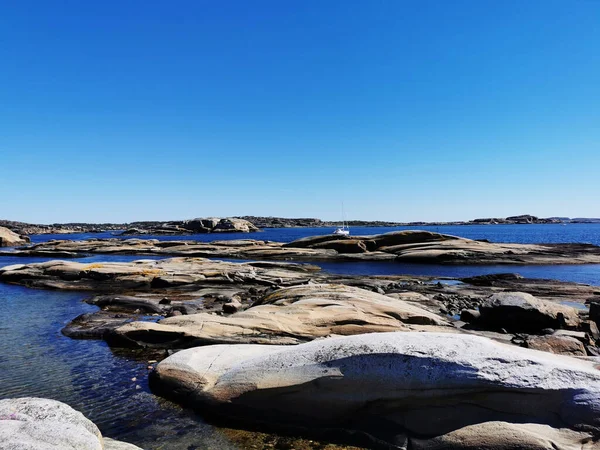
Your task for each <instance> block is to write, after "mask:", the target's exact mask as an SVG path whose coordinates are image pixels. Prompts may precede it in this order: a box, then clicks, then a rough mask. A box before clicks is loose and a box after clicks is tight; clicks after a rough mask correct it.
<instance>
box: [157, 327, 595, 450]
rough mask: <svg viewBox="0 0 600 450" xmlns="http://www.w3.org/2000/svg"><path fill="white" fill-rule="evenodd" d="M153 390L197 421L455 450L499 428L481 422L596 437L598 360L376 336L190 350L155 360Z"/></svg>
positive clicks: (489, 344)
mask: <svg viewBox="0 0 600 450" xmlns="http://www.w3.org/2000/svg"><path fill="white" fill-rule="evenodd" d="M151 387H152V389H153V390H154V391H155V392H157V393H159V394H160V395H164V396H167V397H170V398H172V399H175V400H177V401H179V402H181V403H184V404H186V405H188V406H191V407H194V408H196V409H198V410H199V411H201V412H203V413H204V414H220V415H225V416H228V417H230V418H231V417H236V418H242V419H245V420H249V421H269V422H272V423H281V424H293V425H296V426H305V427H339V428H345V429H348V428H350V429H361V428H362V427H366V428H368V430H367V431H368V432H372V433H380V435H381V436H386V438H385V439H388V440H389V441H391V442H398V440H399V439H400V438H401V437H404V438H408V439H413V438H418V439H431V438H437V437H439V436H442V435H448V436H446V437H445V439H446V442H454V443H453V445H454V446H455V447H451V448H461V447H456V445H458V444H456V442H460V440H461V439H463V438H464V439H466V437H468V436H471V437H470V439H471V443H473V442H477V441H476V440H475V441H473V439H479V442H492V443H493V439H494V436H495V433H496V431H497V427H492V428H491V430H488V431H485V428H482V427H483V425H480V424H483V423H486V422H508V423H523V424H528V423H535V424H539V425H548V426H549V427H552V428H554V429H557V430H558V429H564V428H568V429H572V430H576V431H581V432H587V433H592V434H593V433H596V435H597V433H598V432H599V431H600V372H599V371H598V369H597V366H596V365H595V363H594V362H592V361H585V360H580V359H576V358H571V357H566V356H561V355H552V354H550V353H544V352H538V351H535V350H529V349H525V348H521V347H515V346H509V345H504V344H500V343H497V342H494V341H492V340H489V339H486V338H483V337H479V336H471V335H464V334H445V333H428V332H423V333H414V332H409V333H407V332H396V333H372V334H363V335H358V336H347V337H339V338H328V339H322V340H316V341H313V342H310V343H306V344H301V345H297V346H287V347H286V346H284V347H281V346H265V345H213V346H207V347H197V348H192V349H188V350H183V351H180V352H177V353H175V354H174V355H172V356H170V357H168V358H167V359H165V360H163V361H162V362H161V363H160V364H158V366H157V367H156V369H155V372H153V374H152V377H151ZM469 426H479V428H476V429H478V430H479V435H477V434H476V435H475V438H473V433H468V431H469V430H468V429H467V428H465V427H469ZM461 429H463V430H462V431H460V432H458V431H457V430H461ZM484 431H485V433H484ZM550 431H551V433H550V434H548V436H550V440H551V439H552V437H551V436H552V433H554V431H553V430H550ZM453 432H458V433H459V434H454V435H452V434H451V433H453ZM460 433H462V436H463V438H461V434H460ZM528 433H529V432H527V431H523V432H522V433H521V435H522V436H519V433H517V434H515V433H512V434H511V433H504V436H505V437H504V440H505V441H506V442H505V444H504V445H505V446H493V445H492V444H490V446H489V447H486V448H490V449H491V448H502V449H508V448H518V444H519V443H523V442H525V443H527V442H528V440H529V442H535V441H532V439H534V438H533V437H531V436H529V435H528ZM529 434H531V433H529ZM561 436H563V437H565V436H566V438H568V439H569V440H570V442H569V444H570V445H571V444H573V445H575V443H576V442H581V436H580V435H579V434H577V436H571V437H569V436H568V435H561ZM530 438H531V439H530ZM511 439H512V440H513V441H512V443H511ZM519 439H520V440H519ZM441 442H443V441H441ZM496 442H497V440H496ZM515 443H516V444H515ZM465 445H466V444H465ZM469 445H470V447H469ZM469 445H466V447H465V448H475V447H474V445H473V444H469ZM409 448H412V447H410V446H409ZM438 448H442V447H438ZM525 448H528V447H525ZM531 448H546V447H535V446H534V447H531ZM557 448H563V447H557ZM565 448H569V447H565Z"/></svg>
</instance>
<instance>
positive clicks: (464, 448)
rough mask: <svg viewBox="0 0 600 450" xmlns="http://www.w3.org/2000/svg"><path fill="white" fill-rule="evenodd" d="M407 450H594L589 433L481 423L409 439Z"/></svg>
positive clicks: (504, 423) (595, 445) (522, 425)
mask: <svg viewBox="0 0 600 450" xmlns="http://www.w3.org/2000/svg"><path fill="white" fill-rule="evenodd" d="M411 444H412V446H411V450H598V448H600V445H599V444H598V442H597V441H596V442H594V440H593V438H592V436H591V435H590V434H589V433H585V432H577V431H573V430H570V429H568V428H560V429H555V428H552V427H550V426H548V425H542V424H537V423H518V424H515V423H506V422H495V421H492V422H484V423H480V424H476V425H469V426H466V427H464V428H460V429H458V430H456V431H451V432H450V433H447V434H444V435H442V436H437V437H435V438H432V439H411Z"/></svg>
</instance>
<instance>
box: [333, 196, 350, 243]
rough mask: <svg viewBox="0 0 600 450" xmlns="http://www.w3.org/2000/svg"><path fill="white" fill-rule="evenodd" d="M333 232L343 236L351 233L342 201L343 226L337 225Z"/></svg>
mask: <svg viewBox="0 0 600 450" xmlns="http://www.w3.org/2000/svg"><path fill="white" fill-rule="evenodd" d="M333 234H338V235H342V236H348V235H350V228H349V227H347V226H346V215H345V214H344V203H342V226H341V227H337V228H336V229H335V231H334V232H333Z"/></svg>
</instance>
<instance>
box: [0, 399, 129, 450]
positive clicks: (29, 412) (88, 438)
mask: <svg viewBox="0 0 600 450" xmlns="http://www.w3.org/2000/svg"><path fill="white" fill-rule="evenodd" d="M105 441H108V442H105ZM0 449H6V450H33V449H35V450H58V449H60V450H68V449H72V450H102V449H105V450H111V449H112V450H119V449H123V450H125V449H127V450H135V449H137V450H140V449H139V447H136V446H135V445H132V444H125V443H121V442H118V441H113V440H112V439H111V440H108V439H107V440H105V439H103V437H102V434H101V433H100V430H99V429H98V427H97V426H96V425H94V423H92V422H91V421H90V420H88V419H86V418H85V416H84V415H83V414H81V413H80V412H79V411H76V410H74V409H73V408H71V407H70V406H69V405H66V404H64V403H61V402H58V401H56V400H48V399H43V398H32V397H25V398H15V399H7V400H0Z"/></svg>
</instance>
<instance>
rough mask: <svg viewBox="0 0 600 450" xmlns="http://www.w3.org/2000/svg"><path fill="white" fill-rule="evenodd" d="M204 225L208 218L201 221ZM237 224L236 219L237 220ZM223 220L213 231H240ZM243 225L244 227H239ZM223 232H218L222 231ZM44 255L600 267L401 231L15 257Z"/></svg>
mask: <svg viewBox="0 0 600 450" xmlns="http://www.w3.org/2000/svg"><path fill="white" fill-rule="evenodd" d="M197 220H198V222H194V221H192V222H193V223H197V224H199V225H198V226H202V223H205V221H206V220H208V219H197ZM236 220H237V219H236ZM236 220H230V221H225V222H224V221H223V220H221V221H220V222H219V223H218V224H217V225H215V229H214V230H213V231H212V232H218V231H219V230H220V231H227V230H231V228H230V227H237V226H238V225H237V222H236ZM240 226H242V225H240ZM217 228H218V229H217ZM40 252H69V253H78V254H87V253H105V254H114V253H123V254H139V255H163V256H196V257H207V258H240V259H250V260H254V259H261V260H270V259H275V260H300V261H319V260H364V261H371V260H372V261H381V260H390V261H392V260H396V261H401V262H418V263H424V264H513V265H518V264H591V263H596V264H598V263H600V247H598V246H594V245H589V244H543V245H542V244H539V245H533V244H496V243H490V242H481V241H474V240H471V239H465V238H460V237H456V236H449V235H444V234H439V233H432V232H429V231H412V230H411V231H397V232H392V233H386V234H380V235H375V236H339V235H327V236H312V237H307V238H302V239H298V240H296V241H293V242H290V243H286V244H283V243H280V242H270V241H260V240H237V241H234V242H227V241H214V242H210V243H206V242H196V241H184V240H182V241H169V242H164V241H159V240H156V239H126V240H122V239H89V240H86V241H50V242H44V243H41V244H36V245H33V246H30V247H27V248H25V249H22V250H21V251H19V252H15V253H11V255H12V256H19V255H22V256H38V255H40V256H43V253H40Z"/></svg>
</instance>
